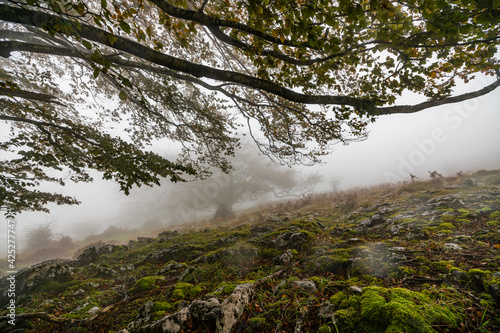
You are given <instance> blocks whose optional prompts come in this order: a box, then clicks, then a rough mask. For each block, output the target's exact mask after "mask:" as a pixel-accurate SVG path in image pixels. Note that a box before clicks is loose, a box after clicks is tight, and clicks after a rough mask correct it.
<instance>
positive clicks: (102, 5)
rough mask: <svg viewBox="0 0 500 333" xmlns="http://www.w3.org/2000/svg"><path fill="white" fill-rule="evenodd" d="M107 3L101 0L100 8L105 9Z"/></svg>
mask: <svg viewBox="0 0 500 333" xmlns="http://www.w3.org/2000/svg"><path fill="white" fill-rule="evenodd" d="M107 5H108V4H107V3H106V0H101V7H102V8H106V7H107Z"/></svg>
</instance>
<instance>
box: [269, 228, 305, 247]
mask: <svg viewBox="0 0 500 333" xmlns="http://www.w3.org/2000/svg"><path fill="white" fill-rule="evenodd" d="M309 237H310V236H309V233H306V232H304V231H299V232H286V233H283V234H281V235H279V236H278V237H277V238H276V239H273V240H272V241H271V244H272V245H274V246H275V247H277V248H294V249H297V248H300V247H301V246H302V245H304V244H305V243H307V242H308V241H309V240H310V238H309Z"/></svg>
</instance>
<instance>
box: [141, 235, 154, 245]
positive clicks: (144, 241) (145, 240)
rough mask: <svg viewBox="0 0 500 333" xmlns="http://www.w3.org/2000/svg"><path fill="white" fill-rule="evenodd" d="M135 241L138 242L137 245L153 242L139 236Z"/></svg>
mask: <svg viewBox="0 0 500 333" xmlns="http://www.w3.org/2000/svg"><path fill="white" fill-rule="evenodd" d="M137 241H138V242H139V243H146V244H148V243H151V242H152V241H153V238H151V237H141V236H139V237H137Z"/></svg>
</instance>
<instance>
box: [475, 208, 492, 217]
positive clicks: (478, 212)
mask: <svg viewBox="0 0 500 333" xmlns="http://www.w3.org/2000/svg"><path fill="white" fill-rule="evenodd" d="M492 211H493V208H491V207H489V206H484V207H483V208H481V209H477V210H475V211H474V213H476V214H481V215H484V214H488V213H491V212H492Z"/></svg>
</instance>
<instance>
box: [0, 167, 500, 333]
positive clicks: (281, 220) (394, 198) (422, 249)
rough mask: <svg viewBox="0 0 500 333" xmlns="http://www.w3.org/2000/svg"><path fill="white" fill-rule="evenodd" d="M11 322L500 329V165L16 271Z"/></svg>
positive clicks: (235, 328) (167, 327) (93, 327)
mask: <svg viewBox="0 0 500 333" xmlns="http://www.w3.org/2000/svg"><path fill="white" fill-rule="evenodd" d="M8 282H9V280H7V279H6V278H5V277H4V278H3V279H2V282H1V283H2V284H1V285H0V289H1V290H0V306H1V307H2V310H1V312H0V316H2V318H0V331H2V332H8V331H12V332H14V331H16V332H19V331H26V332H92V333H94V332H108V333H109V332H121V333H126V332H130V333H135V332H137V333H138V332H228V333H229V332H296V333H299V332H304V333H305V332H321V333H324V332H370V333H373V332H375V333H376V332H387V333H396V332H401V333H402V332H406V333H408V332H500V310H499V309H500V306H499V305H500V171H480V172H477V173H475V174H473V175H470V176H468V177H464V178H456V179H437V180H429V181H421V182H414V183H408V184H403V185H401V186H398V187H395V186H378V187H374V188H369V189H360V190H357V191H350V192H348V193H340V194H324V195H317V196H314V197H309V198H304V199H302V200H299V201H296V202H290V203H287V204H279V205H276V206H274V207H272V208H269V209H268V210H263V211H259V212H253V213H247V214H245V215H242V216H240V217H239V218H238V219H235V220H233V221H229V222H225V223H222V222H221V223H219V225H217V226H211V227H200V226H197V227H191V228H184V229H181V228H178V230H173V229H172V230H165V231H164V232H161V233H160V234H159V235H158V236H157V237H152V238H147V237H140V238H139V239H137V240H134V241H130V242H129V243H127V244H123V245H106V246H99V247H89V248H87V249H86V250H85V251H83V253H81V254H80V255H79V256H78V257H77V258H75V259H74V260H52V261H48V262H44V263H40V264H37V265H35V266H32V267H29V268H26V269H24V270H22V271H20V272H19V273H18V274H17V276H16V292H17V295H18V298H17V300H16V321H15V322H16V326H12V325H10V324H9V320H10V317H9V309H7V308H6V306H7V305H8V302H9V300H10V299H9V298H8V293H7V291H8V288H9V285H8Z"/></svg>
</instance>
